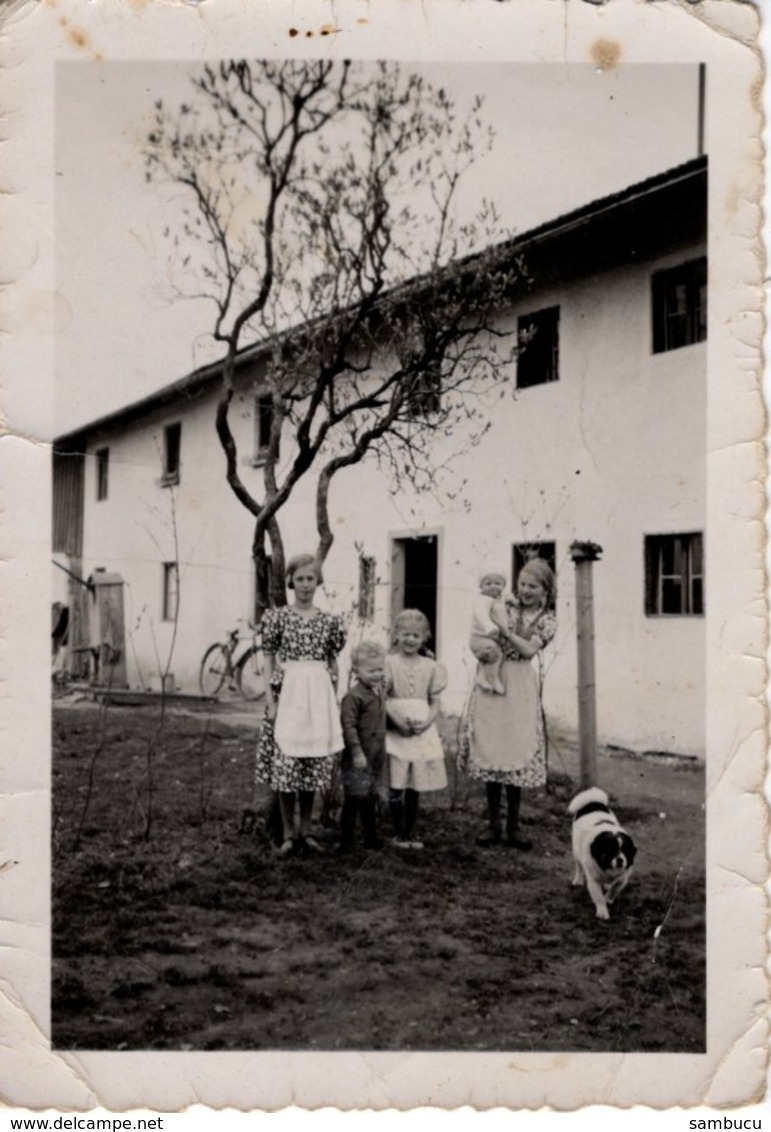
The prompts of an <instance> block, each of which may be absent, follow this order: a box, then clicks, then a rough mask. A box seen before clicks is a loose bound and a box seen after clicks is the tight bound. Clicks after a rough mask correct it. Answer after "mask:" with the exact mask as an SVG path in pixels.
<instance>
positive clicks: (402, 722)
mask: <svg viewBox="0 0 771 1132" xmlns="http://www.w3.org/2000/svg"><path fill="white" fill-rule="evenodd" d="M429 636H430V628H429V624H428V618H427V617H426V616H425V614H423V613H421V612H420V610H418V609H404V610H402V612H401V613H399V614H398V615H397V617H396V619H395V621H394V629H393V639H394V650H395V651H394V652H392V653H389V655H388V656H387V658H386V684H387V688H388V699H387V700H386V714H387V717H388V730H387V732H386V752H387V754H388V764H389V777H390V785H391V790H390V809H391V821H392V823H393V827H394V833H395V834H396V837H395V839H394V845H396V846H397V847H398V848H402V849H422V848H423V842H422V841H416V840H414V838H413V836H412V835H413V830H414V828H415V822H416V821H417V817H418V803H419V798H420V794H421V793H422V792H423V791H427V790H443V789H444V788H445V787H446V786H447V771H446V769H445V765H444V751H443V749H442V741H441V739H440V738H439V732H438V731H437V729H436V722H435V721H436V718H437V716H438V715H439V708H440V701H439V695H440V693H441V692H442V691H443V689H444V688H445V687H446V686H447V673H446V672H445V669H444V666H443V665H441V664H437V662H436V661H435V660H431V659H430V658H429V657H427V656H420V655H419V650H420V648H421V647H422V646H423V645H424V644H425V643H426V641H427V640H428V638H429Z"/></svg>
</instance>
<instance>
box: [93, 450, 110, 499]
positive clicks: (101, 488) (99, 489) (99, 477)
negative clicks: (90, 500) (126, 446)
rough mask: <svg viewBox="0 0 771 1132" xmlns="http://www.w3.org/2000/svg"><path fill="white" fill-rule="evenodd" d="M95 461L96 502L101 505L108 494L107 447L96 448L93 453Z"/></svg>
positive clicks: (108, 468) (108, 456) (108, 455)
mask: <svg viewBox="0 0 771 1132" xmlns="http://www.w3.org/2000/svg"><path fill="white" fill-rule="evenodd" d="M94 459H95V460H96V501H97V503H103V502H104V501H105V499H107V498H108V497H109V492H110V449H109V446H108V445H105V446H104V447H103V448H97V449H96V451H95V452H94Z"/></svg>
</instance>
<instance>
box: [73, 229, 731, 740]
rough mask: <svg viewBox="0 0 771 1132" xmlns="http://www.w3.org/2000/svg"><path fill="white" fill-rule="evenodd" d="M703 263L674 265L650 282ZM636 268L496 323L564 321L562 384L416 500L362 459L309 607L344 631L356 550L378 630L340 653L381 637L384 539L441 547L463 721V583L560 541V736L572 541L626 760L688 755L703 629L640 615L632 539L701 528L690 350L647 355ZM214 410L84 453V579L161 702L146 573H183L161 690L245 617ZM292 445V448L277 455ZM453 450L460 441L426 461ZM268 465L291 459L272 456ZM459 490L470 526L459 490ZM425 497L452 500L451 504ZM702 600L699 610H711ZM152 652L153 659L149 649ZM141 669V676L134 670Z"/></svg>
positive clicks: (309, 504)
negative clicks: (553, 317) (100, 458)
mask: <svg viewBox="0 0 771 1132" xmlns="http://www.w3.org/2000/svg"><path fill="white" fill-rule="evenodd" d="M697 254H703V249H700V248H695V249H683V250H682V251H680V252H679V253H678V254H677V255H675V256H670V257H668V258H662V259H660V260H658V261H656V264H655V266H656V267H661V266H666V265H667V264H668V263H670V262H672V263H674V262H680V261H682V260H684V259H687V258H690V257H691V256H693V255H697ZM653 266H654V265H653V264H647V265H646V264H641V265H637V266H636V267H634V268H631V269H629V268H626V269H623V270H618V271H614V272H608V273H605V274H604V275H602V276H598V277H594V278H591V279H589V280H584V281H581V282H577V283H574V284H571V285H569V286H564V287H560V288H557V289H554V290H552V291H549V292H545V291H541V292H539V293H538V295H537V297H535V298H533V299H532V300H531V301H529V302H528V303H526V304H522V305H521V306H520V307H518V308H517V309H515V310H513V311H512V312H511V313H510V316H509V317H508V319H507V325H508V328H510V329H511V328H513V327H515V326H516V317H517V314H518V313H520V312H521V311H526V310H532V309H538V308H541V307H547V306H551V305H553V304H556V303H558V304H559V305H560V331H559V333H560V376H559V381H557V382H554V383H551V384H547V385H540V386H535V387H532V388H529V389H524V390H520V391H516V390H515V374H514V372H513V371H512V374H511V389H510V392H511V393H512V394H514V393H516V396H508V395H507V396H506V397H505V398H504V399H503V400H499V401H498V400H497V401H495V402H494V403H491V406H490V408H491V411H492V412H493V413H494V420H495V428H494V429H493V430H492V432H491V433H490V434H489V435H488V436H487V437H486V438H485V440H484V441H483V442H482V444H481V445H480V446H479V447H477V448H474V449H472V450H470V451H468V452H467V454H466V455H465V456H463V457H462V458H461V459H459V460H458V461H457V463H456V465H454V467H455V471H454V473H453V474H452V475H449V476H445V477H443V480H442V483H441V485H438V487H437V491H436V492H435V493H434V494H433V495H431V496H425V495H424V496H421V497H419V498H417V499H415V498H414V497H412V496H408V495H406V494H402V495H401V496H400V495H396V496H394V495H392V494H391V492H390V491H389V486H390V485H389V484H388V483H387V482H386V481H385V479H384V477H383V475H381V473H380V472H379V471H378V469H377V468H376V466H375V464H374V462H372V461H368V462H365V463H364V464H362V465H359V466H357V467H355V468H352V469H346V470H344V471H342V472H341V473H340V474H339V476H338V477H337V479H336V480H335V481H334V484H333V488H332V492H331V498H330V504H331V517H332V522H333V529H334V530H335V534H336V541H335V544H334V546H333V548H332V551H331V554H330V556H329V559H328V562H327V564H326V569H325V582H326V584H325V599H324V600H325V601H326V602H327V604H328V605H329V606H330V607H331V608H335V609H337V610H339V611H341V612H346V613H348V614H349V615H351V616H352V614H353V610H354V608H355V602H356V596H357V577H358V553H357V551H356V549H355V548H354V543H359V544H360V546H361V548H362V549H363V551H364V553H366V554H372V555H374V556H375V558H376V560H377V567H378V574H379V577H380V579H381V582H382V584H381V585H380V586H379V587H378V596H377V613H376V622H375V624H374V625H373V626H361V625H360V624H358V622H357V621H356V620H355V619H354V620H353V622H352V626H351V636H352V638H358V636H361V635H362V634H364V635H370V636H380V637H381V639H385V634H386V626H387V623H388V619H389V615H390V596H389V589H388V582H389V580H390V560H389V556H390V549H391V545H390V538H392V537H393V536H395V535H399V536H403V535H404V534H406V533H408V532H410V531H412V532H413V533H420V532H421V530H423V531H431V532H434V533H439V535H440V563H439V594H438V622H439V628H438V641H437V646H438V651H439V654H440V658H441V659H442V660H443V661H444V662H445V663H446V664H447V666H448V669H449V672H450V685H449V688H448V691H447V694H446V697H445V705H446V707H447V708H448V709H449V710H452V711H458V710H460V709H461V707H462V705H463V702H464V699H465V695H466V691H467V687H468V683H469V680H470V675H471V658H470V655H469V653H468V649H467V646H466V636H467V625H468V618H469V609H470V605H471V601H472V599H473V595H474V593H475V592H476V584H477V577H478V573H479V568H480V567H481V566H482V564H483V563H485V562H488V561H490V560H491V559H492V560H494V561H497V562H501V563H503V564H505V565H506V566H508V565H509V564H510V562H511V546H512V543H515V542H525V541H545V540H554V541H556V543H557V555H558V584H559V603H558V614H559V626H560V627H559V633H558V636H557V639H556V641H555V644H554V646H553V647H552V648H550V649H549V650H548V652H547V654H546V657H545V660H546V665H547V669H548V676H547V684H546V703H547V710H548V712H549V714H550V716H551V717H552V718H553V719H554V720H556V721H558V722H559V723H560V724H561V725H563V726H565V727H567V728H570V729H574V728H575V726H576V693H575V682H576V662H575V638H574V605H573V566H572V563H571V562H570V559H569V554H568V551H569V544H570V542H571V541H572V540H573V539H576V538H577V539H591V540H593V541H595V542H599V543H600V544H601V545H602V546H603V548H604V553H603V556H602V560H601V561H600V562H599V563H598V564H597V565H596V567H595V570H594V575H595V606H596V610H595V615H596V640H597V683H598V723H599V729H600V734H601V738H602V739H603V740H604V741H606V742H612V743H616V744H619V745H623V746H629V747H634V748H638V749H657V750H672V751H678V752H682V753H689V754H696V755H703V746H704V663H705V658H704V621H703V618H699V617H668V618H651V617H646V616H645V611H644V559H643V538H644V535H645V534H662V533H677V532H683V531H694V530H703V529H704V523H705V396H704V384H705V380H706V344H704V343H702V344H699V345H695V346H690V347H685V348H683V349H679V350H675V351H671V352H669V353H665V354H660V355H655V356H654V355H653V354H652V352H651V342H650V336H651V331H650V319H651V314H650V273H651V270H652V269H653ZM251 410H252V395H251V391H250V390H247V389H245V395H244V397H243V400H242V401H241V402H239V403H238V404H236V405H235V407H234V410H233V413H232V421H233V427H234V430H235V431H236V433H237V435H238V438H239V444H240V448H241V451H242V453H243V456H244V463H243V466H242V472H243V475H244V477H245V479H246V481H247V482H248V483H249V484H251V485H253V486H254V487H255V489H257V490H258V489H259V484H260V477H261V472H260V471H259V470H258V469H254V468H252V467H251V466H250V465H249V457H250V456H251V454H252V452H253V428H254V423H253V419H252V414H251ZM213 411H214V399H213V398H209V399H208V400H206V401H201V402H200V403H197V404H195V405H190V406H187V407H184V406H183V407H180V410H179V412H177V413H174V412H165V413H162V414H159V415H158V416H157V417H156V418H155V419H154V420H152V421H150V422H144V423H142V424H141V425H137V426H130V427H129V428H128V429H127V431H126V433H125V434H124V435H123V436H122V437H116V436H109V437H102V438H99V437H95V438H94V440H93V443H92V444H91V445H90V447H89V450H90V451H91V452H93V451H94V450H95V449H96V448H98V447H100V446H101V445H102V444H108V445H109V448H110V491H109V499H108V500H107V501H105V502H103V503H97V502H95V496H96V487H95V468H94V461H93V460H92V459H91V460H87V462H86V463H87V471H86V521H85V569H86V570H89V569H91V568H93V567H94V566H97V565H98V566H104V567H106V568H107V569H111V570H118V571H119V572H121V573H122V574H123V575H124V577H125V578H126V580H127V583H128V584H127V604H126V620H127V625H128V627H129V631H130V634H131V640H130V645H129V677H130V680H131V682H132V683H142V684H145V685H148V684H150V685H153V686H157V682H158V676H157V674H158V671H159V663H158V659H157V657H156V650H157V653H158V654H160V657H161V665H160V667H162V666H163V664H164V663H165V659H166V656H167V654H168V649H169V646H170V638H171V629H172V626H171V625H170V624H168V623H163V622H161V620H160V612H161V598H162V593H161V587H162V567H161V563H162V562H163V561H164V560H169V561H170V560H172V559H174V558H175V557H177V558H178V559H179V561H180V563H181V573H182V581H181V604H180V618H179V628H178V636H177V641H176V645H175V650H174V656H173V659H172V663H171V669H172V671H173V672H174V674H175V677H176V680H177V683H178V684H179V685H180V686H182V687H183V688H186V689H188V690H191V691H193V690H195V687H196V682H197V673H198V665H199V662H200V657H201V655H202V653H203V651H204V648H205V646H206V645H207V644H208V643H210V642H211V641H213V640H215V639H217V638H218V637H221V636H222V635H223V633H224V631H225V630H226V629H227V628H228V627H230V626H231V625H233V624H235V622H236V619H237V618H239V617H246V616H247V615H248V612H249V610H250V608H251V600H252V592H253V578H252V570H251V562H250V543H251V530H252V521H251V518H250V516H249V515H248V514H247V512H246V511H245V510H244V509H243V508H242V507H241V506H240V505H239V504H238V502H237V501H236V500H235V498H234V497H233V496H232V494H231V492H230V490H229V489H228V487H227V485H226V483H225V479H224V457H223V455H222V452H221V450H220V447H219V444H218V441H217V439H216V436H215V433H214V424H213ZM177 419H181V420H182V421H183V426H182V467H181V480H180V484H179V487H178V488H176V489H174V493H173V495H174V499H175V508H176V522H177V528H178V538H177V546H178V550H176V551H175V542H174V537H173V533H172V522H171V499H172V490H171V489H169V488H163V487H161V486H160V473H161V466H160V455H159V451H160V446H161V444H162V434H163V426H164V424H167V423H170V422H171V421H173V420H177ZM287 440H288V441H290V440H291V438H287ZM448 445H450V446H451V447H453V448H458V449H462V448H463V447H464V441H463V437H462V436H461V435H456V436H455V437H453V439H452V440H451V441H447V442H443V447H442V448H441V449H440V448H437V459H438V460H441V458H442V457H443V456H444V455H445V453H446V451H447V446H448ZM283 448H284V451H283V455H284V458H285V459H286V458H288V457H289V456H290V454H291V443H286V444H284V446H283ZM463 478H467V479H468V488H467V494H468V496H469V498H470V499H471V501H472V509H471V511H470V512H468V511H467V510H466V508H465V506H464V504H463V499H462V495H463V493H462V491H461V489H460V483H461V480H462V479H463ZM312 487H313V485H312V482H311V481H310V479H308V478H307V477H306V482H303V483H302V484H301V485H300V488H299V490H298V491H297V493H296V495H295V496H294V497H293V499H292V501H291V505H290V506H289V507H287V509H286V510H285V512H284V513H283V518H282V526H283V530H284V537H285V542H286V549H287V553H288V555H291V554H293V553H296V552H298V551H302V550H306V549H313V547H314V545H315V525H314V500H313V491H312ZM440 487H444V488H447V489H449V490H451V491H453V492H457V493H458V497H457V498H456V499H455V501H454V502H450V501H449V500H448V498H447V496H446V495H445V494H443V493H442V491H441V490H440ZM708 601H709V594H708V593H707V602H708ZM154 642H155V643H154ZM136 658H138V661H139V663H138V664H137V663H136Z"/></svg>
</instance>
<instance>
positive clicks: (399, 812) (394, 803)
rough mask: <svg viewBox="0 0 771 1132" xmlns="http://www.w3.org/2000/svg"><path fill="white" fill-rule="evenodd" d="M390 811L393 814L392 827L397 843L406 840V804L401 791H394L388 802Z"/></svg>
mask: <svg viewBox="0 0 771 1132" xmlns="http://www.w3.org/2000/svg"><path fill="white" fill-rule="evenodd" d="M388 809H389V810H390V812H391V826H392V827H393V831H394V837H395V838H396V840H397V841H403V840H404V802H403V801H402V793H401V791H400V790H393V791H392V792H391V797H390V798H389V800H388Z"/></svg>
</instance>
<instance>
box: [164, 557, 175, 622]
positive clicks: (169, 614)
mask: <svg viewBox="0 0 771 1132" xmlns="http://www.w3.org/2000/svg"><path fill="white" fill-rule="evenodd" d="M161 565H162V566H163V593H162V599H161V621H166V622H169V621H171V622H173V621H176V620H177V617H178V616H179V563H178V562H163V563H161Z"/></svg>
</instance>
